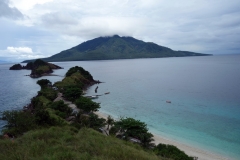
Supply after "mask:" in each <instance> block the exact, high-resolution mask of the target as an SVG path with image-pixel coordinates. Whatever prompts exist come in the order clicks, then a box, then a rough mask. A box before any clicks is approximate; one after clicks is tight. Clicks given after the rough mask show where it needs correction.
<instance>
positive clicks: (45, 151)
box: [0, 127, 161, 160]
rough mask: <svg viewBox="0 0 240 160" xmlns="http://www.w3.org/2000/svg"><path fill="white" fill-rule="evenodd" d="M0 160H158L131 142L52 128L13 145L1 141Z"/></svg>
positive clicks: (72, 129) (16, 141)
mask: <svg viewBox="0 0 240 160" xmlns="http://www.w3.org/2000/svg"><path fill="white" fill-rule="evenodd" d="M0 150H1V152H0V159H8V160H15V159H19V160H23V159H24V160H28V159H31V160H32V159H34V160H42V159H45V160H55V159H56V160H61V159H62V160H64V159H66V160H73V159H74V160H75V159H81V160H85V159H86V160H88V159H94V160H137V159H139V160H140V159H141V160H145V159H146V160H149V159H151V160H159V159H161V158H159V157H157V156H156V155H154V154H153V153H148V152H145V151H143V150H142V149H141V148H140V147H139V146H137V145H133V144H131V143H130V142H126V141H122V140H118V139H116V138H114V137H106V136H104V135H102V134H100V133H98V132H96V131H94V130H92V129H87V128H82V129H80V130H76V129H75V128H71V127H52V128H49V129H42V130H36V131H30V132H27V133H26V134H24V135H23V136H22V137H20V138H17V139H16V140H15V141H14V142H11V141H10V140H0Z"/></svg>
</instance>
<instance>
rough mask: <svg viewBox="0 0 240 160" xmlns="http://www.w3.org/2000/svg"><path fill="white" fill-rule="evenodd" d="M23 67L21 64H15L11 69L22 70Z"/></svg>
mask: <svg viewBox="0 0 240 160" xmlns="http://www.w3.org/2000/svg"><path fill="white" fill-rule="evenodd" d="M21 69H23V66H22V65H21V64H14V65H13V66H12V67H10V69H9V70H21Z"/></svg>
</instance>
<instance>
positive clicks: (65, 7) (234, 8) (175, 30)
mask: <svg viewBox="0 0 240 160" xmlns="http://www.w3.org/2000/svg"><path fill="white" fill-rule="evenodd" d="M3 2H4V4H9V1H6V0H4V1H3ZM3 2H1V4H3ZM11 2H13V5H14V6H16V7H17V8H18V9H19V10H20V11H21V12H22V13H23V14H24V15H26V16H27V17H28V18H25V19H20V20H18V23H17V24H16V26H15V28H18V29H15V28H14V29H13V31H12V32H9V33H8V35H10V37H11V39H9V40H8V44H5V43H7V42H5V41H4V42H3V43H4V44H5V45H4V47H2V48H6V47H7V46H11V45H13V46H29V47H31V48H33V50H34V51H37V52H38V53H42V54H43V55H45V57H47V56H49V55H53V54H56V53H59V52H60V51H61V50H64V49H68V48H71V47H73V46H75V45H78V44H80V43H81V42H83V41H87V40H89V39H92V38H95V37H99V36H110V35H114V34H119V35H121V36H133V37H135V38H138V39H141V40H144V41H148V42H154V43H157V44H159V45H162V46H166V47H169V48H172V49H174V50H188V51H194V52H201V53H210V54H220V53H221V54H223V53H240V48H239V47H237V46H239V45H238V44H239V42H240V27H239V25H240V19H239V17H240V2H239V0H229V1H226V0H218V1H207V0H204V1H203V0H195V1H192V0H185V1H181V2H180V1H179V0H172V1H167V0H149V1H146V0H135V1H129V0H121V1H120V0H101V1H99V0H81V1H79V0H31V1H29V0H11ZM8 8H10V7H8ZM12 8H14V7H12ZM0 12H1V11H0ZM19 26H22V27H19ZM26 26H31V27H26ZM5 27H6V28H5V30H9V29H8V26H5ZM24 27H25V28H24ZM28 30H29V31H28ZM23 31H24V32H23ZM43 32H44V35H41V34H39V33H43ZM0 33H1V31H0ZM21 33H22V34H21ZM23 33H24V34H23ZM3 34H5V33H3ZM47 34H48V35H47ZM6 35H7V34H6ZM1 45H2V44H0V48H1ZM29 55H30V54H29Z"/></svg>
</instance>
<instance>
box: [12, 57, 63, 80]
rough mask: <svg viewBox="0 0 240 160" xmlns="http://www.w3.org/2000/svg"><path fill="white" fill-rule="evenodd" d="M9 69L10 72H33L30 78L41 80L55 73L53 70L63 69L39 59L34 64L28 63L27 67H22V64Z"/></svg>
mask: <svg viewBox="0 0 240 160" xmlns="http://www.w3.org/2000/svg"><path fill="white" fill-rule="evenodd" d="M9 69H10V70H21V69H28V70H32V71H31V74H30V75H29V76H30V77H32V78H39V77H42V76H44V75H49V74H51V73H53V69H62V67H60V66H57V65H55V64H52V63H48V62H44V61H43V60H41V59H37V60H35V61H34V62H28V63H27V65H26V66H22V65H21V64H14V65H13V66H11V67H10V68H9Z"/></svg>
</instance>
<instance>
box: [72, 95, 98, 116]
mask: <svg viewBox="0 0 240 160" xmlns="http://www.w3.org/2000/svg"><path fill="white" fill-rule="evenodd" d="M76 105H77V107H78V108H79V109H82V110H83V111H85V112H87V113H89V112H96V111H98V109H99V108H100V105H99V103H96V102H93V101H92V100H91V99H89V98H87V97H80V98H78V99H77V100H76Z"/></svg>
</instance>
